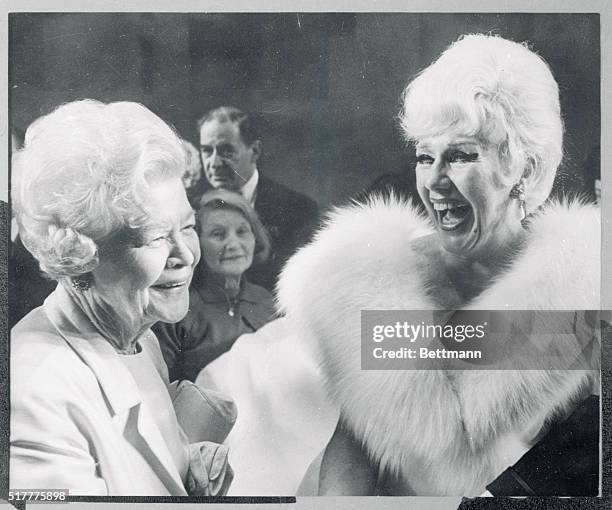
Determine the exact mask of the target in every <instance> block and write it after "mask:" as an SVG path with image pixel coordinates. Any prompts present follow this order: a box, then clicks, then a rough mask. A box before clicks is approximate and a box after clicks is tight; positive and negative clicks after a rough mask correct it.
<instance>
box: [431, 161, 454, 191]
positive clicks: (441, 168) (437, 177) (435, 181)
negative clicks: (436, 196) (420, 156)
mask: <svg viewBox="0 0 612 510" xmlns="http://www.w3.org/2000/svg"><path fill="white" fill-rule="evenodd" d="M447 172H448V164H447V163H446V162H445V161H444V160H440V158H436V160H435V161H434V162H433V163H432V165H431V168H430V169H429V171H428V176H427V181H426V182H425V186H426V187H427V189H428V190H429V191H443V190H448V189H449V188H450V187H451V186H452V181H451V180H450V178H449V177H448V174H447Z"/></svg>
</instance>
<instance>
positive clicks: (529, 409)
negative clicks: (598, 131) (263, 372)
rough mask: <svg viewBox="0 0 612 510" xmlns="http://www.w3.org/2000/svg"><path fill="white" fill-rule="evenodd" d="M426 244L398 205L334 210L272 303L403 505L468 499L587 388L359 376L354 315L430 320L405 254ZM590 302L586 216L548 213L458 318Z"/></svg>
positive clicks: (570, 208) (504, 374)
mask: <svg viewBox="0 0 612 510" xmlns="http://www.w3.org/2000/svg"><path fill="white" fill-rule="evenodd" d="M430 233H432V227H431V225H430V224H429V222H428V221H427V220H426V219H425V218H423V217H422V216H419V215H418V214H417V213H416V212H415V210H414V209H413V208H412V207H411V206H410V205H409V204H402V203H396V202H393V201H392V202H391V203H385V202H383V201H380V200H374V201H373V202H371V203H370V204H369V205H365V206H351V207H347V208H343V209H338V210H336V211H335V212H334V213H332V214H331V216H330V219H329V221H328V223H327V225H326V227H325V228H323V229H322V230H321V231H320V232H319V233H318V234H317V236H316V237H315V240H314V241H313V243H311V244H310V245H309V246H307V247H305V248H303V249H302V250H301V251H299V252H298V254H297V255H296V256H294V257H293V258H292V259H291V260H290V261H289V263H288V265H287V266H286V268H285V270H284V273H283V275H282V277H281V281H280V285H279V300H280V303H281V305H282V306H283V307H284V309H285V311H286V312H287V315H288V317H289V319H290V320H291V321H292V323H293V324H295V325H297V327H298V335H300V336H301V337H302V338H303V339H304V340H305V341H307V342H308V343H309V344H310V345H311V347H312V349H313V353H314V355H315V356H316V357H317V359H318V360H319V362H320V363H321V366H322V368H323V371H324V373H325V375H326V379H327V383H328V388H329V390H330V392H331V393H332V394H333V395H334V396H335V398H336V401H337V402H338V404H339V405H340V408H341V413H342V416H343V419H344V420H345V422H346V424H347V425H348V426H349V427H350V428H351V430H352V432H353V433H354V435H355V436H356V437H357V438H358V439H360V440H361V441H363V443H364V444H365V446H366V449H367V451H368V453H369V455H370V456H371V457H372V458H373V460H374V461H375V462H378V463H379V464H380V466H381V468H382V469H387V470H390V471H391V472H394V473H397V474H400V475H401V477H402V478H403V479H404V480H405V481H407V483H408V484H409V485H410V491H411V492H412V493H414V494H418V495H462V494H465V495H478V494H480V493H482V492H483V491H484V490H485V486H486V484H487V483H489V482H491V481H492V480H493V479H494V478H495V477H496V476H497V475H499V474H500V473H501V472H502V471H503V470H504V469H506V468H507V467H508V466H510V465H512V464H513V463H514V462H516V460H518V458H519V457H520V456H521V455H522V454H523V453H525V452H526V451H527V450H528V449H529V447H530V446H531V444H532V440H533V439H534V435H535V433H536V432H537V431H538V430H539V428H540V427H541V425H542V424H543V423H544V421H545V420H546V419H548V418H550V417H552V416H554V415H555V414H556V413H557V412H563V411H564V410H566V409H567V408H569V407H571V406H572V405H574V403H575V400H576V399H579V398H580V397H581V395H582V394H583V392H584V391H587V392H588V391H589V388H590V387H591V386H592V385H593V384H594V385H595V386H597V383H594V382H593V381H594V380H595V379H596V374H594V373H593V372H586V371H563V372H561V371H557V372H544V371H510V370H505V371H497V372H496V371H484V370H471V371H457V372H454V373H446V372H444V371H433V370H431V371H398V370H395V371H392V370H389V371H363V370H361V364H360V362H361V359H360V352H361V350H360V341H361V340H360V339H361V335H360V324H361V323H360V311H361V310H364V309H374V310H376V309H379V310H386V309H400V310H401V309H405V310H410V309H411V310H428V309H437V308H441V306H440V304H439V303H437V302H435V301H434V299H432V298H431V294H430V293H429V292H428V289H429V288H430V287H431V286H432V285H435V283H434V282H435V279H436V276H437V275H436V267H435V265H432V264H428V261H427V260H423V254H422V252H419V251H418V250H416V249H415V243H414V240H415V239H417V238H419V237H423V236H425V235H427V234H430ZM438 269H439V268H438ZM599 289H600V217H599V210H598V209H596V208H595V207H591V206H581V205H578V204H574V205H567V204H566V205H558V204H557V205H551V206H549V207H548V209H547V210H546V211H545V212H544V213H542V214H540V215H539V217H537V218H536V219H534V220H533V222H532V225H531V226H530V229H529V232H528V234H527V244H526V248H525V249H523V250H522V251H520V252H518V253H516V255H515V256H514V258H513V264H512V265H511V267H509V268H508V269H507V271H505V272H504V273H503V274H501V275H500V276H499V277H498V278H497V279H496V280H495V281H494V282H492V284H491V285H490V286H489V287H488V288H487V289H486V290H485V291H484V292H482V293H481V294H480V295H479V296H477V297H476V298H474V299H473V300H472V301H471V302H469V303H468V304H467V305H466V306H465V308H466V309H485V310H487V309H488V310H504V309H508V310H584V309H599V306H600V303H599V296H600V293H599V292H600V291H599ZM449 375H450V377H449ZM451 379H452V381H451Z"/></svg>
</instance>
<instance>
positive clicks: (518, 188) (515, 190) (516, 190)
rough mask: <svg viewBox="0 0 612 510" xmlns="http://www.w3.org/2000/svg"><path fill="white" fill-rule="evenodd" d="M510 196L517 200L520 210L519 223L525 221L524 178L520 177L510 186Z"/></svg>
mask: <svg viewBox="0 0 612 510" xmlns="http://www.w3.org/2000/svg"><path fill="white" fill-rule="evenodd" d="M510 198H513V199H515V200H518V202H519V209H520V210H521V223H523V222H524V221H525V218H526V217H527V209H526V208H525V178H524V177H521V179H520V180H519V181H518V182H517V183H516V184H515V185H514V186H512V189H511V190H510Z"/></svg>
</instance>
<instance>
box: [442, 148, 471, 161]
mask: <svg viewBox="0 0 612 510" xmlns="http://www.w3.org/2000/svg"><path fill="white" fill-rule="evenodd" d="M446 158H447V160H448V162H449V163H473V162H474V161H477V160H478V153H477V152H464V151H458V150H455V151H452V152H450V153H449V154H448V155H447V156H446Z"/></svg>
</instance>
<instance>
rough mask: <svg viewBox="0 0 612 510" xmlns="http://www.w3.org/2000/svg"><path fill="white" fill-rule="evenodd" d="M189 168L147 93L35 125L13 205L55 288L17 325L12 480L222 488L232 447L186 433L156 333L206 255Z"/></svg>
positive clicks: (17, 174) (136, 490)
mask: <svg viewBox="0 0 612 510" xmlns="http://www.w3.org/2000/svg"><path fill="white" fill-rule="evenodd" d="M183 170H184V154H183V149H182V148H181V144H180V140H179V139H178V137H177V136H176V134H175V133H174V132H173V130H172V129H171V128H170V127H169V126H168V125H166V124H165V123H164V122H163V121H162V120H161V119H159V118H158V117H157V116H155V115H154V114H153V113H151V112H150V111H149V110H147V109H146V108H145V107H144V106H142V105H139V104H136V103H129V102H119V103H110V104H103V103H100V102H97V101H92V100H84V101H77V102H73V103H69V104H66V105H63V106H60V107H59V108H57V109H56V110H55V111H53V112H52V113H50V114H48V115H46V116H44V117H42V118H40V119H38V120H37V121H36V122H34V123H33V124H32V125H31V126H30V128H29V129H28V131H27V133H26V137H25V145H24V147H23V149H21V150H20V151H19V152H18V153H17V154H16V156H15V158H14V162H13V189H12V197H13V204H14V207H15V211H16V216H17V221H18V223H19V233H20V235H21V237H22V240H23V243H24V245H25V246H26V247H27V249H28V250H29V251H30V252H31V253H32V254H33V255H34V257H35V258H36V259H37V260H38V262H39V264H40V267H41V269H42V271H44V273H46V275H47V276H48V277H49V278H51V279H54V280H56V281H57V282H58V285H57V287H56V290H55V291H54V292H53V293H52V294H51V295H50V296H49V297H48V298H47V300H46V301H45V303H44V305H42V306H41V307H39V308H37V309H35V310H33V311H32V312H30V313H29V314H28V315H27V316H26V317H24V318H23V319H22V320H21V321H20V322H19V323H18V324H17V325H16V326H15V327H14V328H13V330H12V332H11V342H12V343H11V432H10V487H12V488H15V489H40V488H62V489H69V491H70V494H71V495H112V496H118V495H147V496H150V495H187V494H188V493H189V494H195V495H210V494H220V493H223V491H225V490H226V488H227V485H228V483H229V482H230V480H231V471H228V465H227V462H226V461H227V450H226V448H225V447H219V445H215V444H212V443H196V444H189V442H188V439H187V437H186V436H185V434H184V433H183V431H182V429H181V427H180V426H179V423H178V421H177V415H176V414H175V411H174V409H173V405H172V400H171V395H170V393H169V390H168V387H167V382H168V381H167V372H166V371H165V365H164V363H163V359H162V357H161V352H160V349H159V345H158V342H157V339H156V338H155V336H154V335H153V333H152V332H151V330H150V326H151V325H153V324H154V323H155V322H157V321H160V320H163V321H168V322H176V321H178V320H180V319H181V318H183V316H184V315H185V313H186V312H187V309H188V306H189V290H188V287H189V283H190V282H191V278H192V275H193V270H194V267H195V266H196V264H197V263H198V260H199V258H200V249H199V244H198V237H197V233H196V231H195V218H194V212H193V210H192V209H191V207H190V205H189V203H188V201H187V198H186V195H185V191H184V189H183V185H182V182H181V176H182V173H183Z"/></svg>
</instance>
